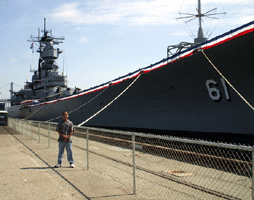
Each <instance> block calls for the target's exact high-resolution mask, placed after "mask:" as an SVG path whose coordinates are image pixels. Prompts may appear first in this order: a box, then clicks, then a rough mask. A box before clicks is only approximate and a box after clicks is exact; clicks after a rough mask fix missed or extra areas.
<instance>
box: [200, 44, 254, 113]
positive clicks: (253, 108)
mask: <svg viewBox="0 0 254 200" xmlns="http://www.w3.org/2000/svg"><path fill="white" fill-rule="evenodd" d="M201 52H202V53H203V55H204V56H205V57H206V59H207V60H208V61H209V62H210V64H211V65H212V66H213V68H214V69H215V70H216V71H217V72H218V73H219V74H220V75H221V77H222V78H223V79H224V80H225V81H226V82H227V83H228V85H229V86H230V87H231V88H232V89H233V90H234V91H235V92H236V93H237V94H238V95H239V96H240V97H241V98H242V100H243V101H244V102H245V103H246V104H247V105H248V106H249V107H250V108H251V109H252V110H253V111H254V107H253V106H252V105H251V104H250V103H249V102H248V101H247V100H246V99H245V98H244V97H243V96H242V95H241V93H240V92H238V91H237V89H235V88H234V86H233V85H232V84H231V83H230V82H229V81H228V80H227V79H226V77H225V76H223V74H222V73H221V72H220V71H219V70H218V69H217V67H215V65H214V64H213V63H212V61H211V60H210V59H209V58H208V56H207V55H206V54H205V52H204V51H203V49H202V50H201Z"/></svg>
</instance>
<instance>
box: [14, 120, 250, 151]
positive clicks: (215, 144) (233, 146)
mask: <svg viewBox="0 0 254 200" xmlns="http://www.w3.org/2000/svg"><path fill="white" fill-rule="evenodd" d="M14 119H15V118H14ZM16 119H17V118H16ZM18 120H21V121H29V122H32V123H33V122H35V123H39V122H40V123H48V124H54V125H56V124H57V123H55V122H46V121H35V120H24V119H18ZM74 127H75V128H77V129H85V130H93V131H100V132H104V133H115V134H120V135H129V136H138V137H146V138H154V139H160V140H167V141H172V142H182V143H189V144H198V145H205V146H213V147H219V148H228V149H238V150H244V151H252V150H253V151H254V146H253V147H251V146H244V145H236V144H227V143H220V142H210V141H204V140H198V139H197V140H193V139H185V138H177V137H173V136H161V135H153V134H148V133H137V132H130V131H121V130H111V129H104V128H95V127H87V126H79V127H78V126H76V125H74Z"/></svg>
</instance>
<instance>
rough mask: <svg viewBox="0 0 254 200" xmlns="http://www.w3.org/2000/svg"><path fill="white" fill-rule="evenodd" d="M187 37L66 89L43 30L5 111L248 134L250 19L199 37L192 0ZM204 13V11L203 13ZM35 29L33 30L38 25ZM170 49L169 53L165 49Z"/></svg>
mask: <svg viewBox="0 0 254 200" xmlns="http://www.w3.org/2000/svg"><path fill="white" fill-rule="evenodd" d="M197 11H198V14H195V15H187V17H186V18H190V19H192V18H191V17H194V18H198V20H199V30H198V34H197V35H198V36H197V38H195V40H194V43H187V42H181V43H179V44H178V45H172V46H169V47H168V49H167V52H168V57H167V58H165V59H162V60H161V61H158V62H156V63H155V64H152V65H150V66H147V67H145V68H141V69H139V70H137V71H134V72H132V73H129V74H127V75H125V76H122V77H120V78H117V79H115V80H112V81H109V82H107V83H104V84H101V85H98V86H95V87H92V88H90V89H85V90H80V89H79V88H74V89H72V88H69V87H68V86H67V79H66V76H64V75H63V74H62V75H59V72H58V66H57V64H56V63H55V61H56V60H57V58H58V56H59V54H60V53H61V50H60V49H59V48H57V49H55V48H54V45H58V44H60V43H61V42H62V41H63V40H64V38H54V37H53V36H52V35H50V32H49V31H47V30H46V20H45V19H44V31H43V33H44V34H43V36H41V37H40V35H39V33H38V36H37V37H31V39H30V41H31V42H32V45H31V48H34V47H33V45H34V44H35V43H38V47H39V48H38V50H37V52H38V53H39V54H40V56H39V62H38V70H36V71H34V75H33V77H32V81H31V82H29V81H27V82H26V85H25V87H24V89H22V90H20V91H19V92H13V91H12V92H11V99H12V106H11V107H10V108H9V110H8V112H9V116H10V117H13V118H23V119H27V120H37V121H49V122H59V121H60V120H61V113H62V112H63V111H64V110H65V111H68V112H69V113H70V120H71V121H73V123H74V124H75V125H77V126H89V127H102V128H110V129H118V130H128V131H136V132H147V133H152V134H159V135H178V136H184V137H189V138H204V137H207V138H208V139H209V138H213V139H218V140H219V138H222V139H221V140H223V139H226V138H230V137H232V136H233V135H234V136H238V138H243V137H246V138H247V140H248V139H249V138H250V137H251V136H253V135H254V134H253V130H254V123H253V117H254V112H253V110H254V108H253V105H254V79H253V76H254V67H253V66H254V56H253V53H254V21H252V22H250V23H248V24H244V25H242V26H240V27H238V28H236V29H234V30H230V31H228V32H226V33H224V34H222V35H219V36H217V37H214V38H213V39H209V40H208V39H207V38H205V37H204V36H203V31H202V27H201V20H202V19H201V18H202V17H205V16H206V15H209V14H210V12H206V13H205V14H202V13H201V8H200V0H199V1H198V9H197ZM211 15H212V14H211ZM39 32H40V31H39ZM174 48H177V50H176V52H175V53H172V49H174Z"/></svg>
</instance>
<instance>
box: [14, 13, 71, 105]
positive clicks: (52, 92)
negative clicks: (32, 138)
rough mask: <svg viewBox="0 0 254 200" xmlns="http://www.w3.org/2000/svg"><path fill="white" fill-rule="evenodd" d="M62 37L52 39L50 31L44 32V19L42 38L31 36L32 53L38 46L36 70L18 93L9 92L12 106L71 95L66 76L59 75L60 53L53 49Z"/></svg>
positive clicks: (57, 49)
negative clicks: (30, 79) (58, 62)
mask: <svg viewBox="0 0 254 200" xmlns="http://www.w3.org/2000/svg"><path fill="white" fill-rule="evenodd" d="M63 40H64V37H59V38H56V37H53V36H52V30H51V31H48V30H46V18H44V30H43V36H41V37H40V28H39V30H38V36H31V38H30V40H28V41H29V42H32V44H31V47H30V48H31V49H32V50H33V51H34V48H35V45H37V46H38V49H37V50H36V52H38V53H39V54H40V57H39V61H38V70H31V69H30V71H31V72H33V73H34V74H33V76H32V81H28V80H27V81H26V84H25V86H24V89H22V90H20V91H19V92H13V91H11V95H12V98H11V99H12V105H14V104H20V103H21V104H22V103H28V102H31V100H37V101H44V100H51V99H55V98H59V97H64V96H68V95H71V94H73V92H74V90H73V89H71V88H68V86H67V76H65V75H64V73H62V75H61V74H59V71H58V69H59V67H58V65H57V63H56V60H57V59H58V57H59V54H61V53H62V51H61V50H60V49H59V48H55V47H54V46H55V45H59V44H60V43H63Z"/></svg>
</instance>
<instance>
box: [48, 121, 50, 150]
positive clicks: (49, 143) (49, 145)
mask: <svg viewBox="0 0 254 200" xmlns="http://www.w3.org/2000/svg"><path fill="white" fill-rule="evenodd" d="M48 148H50V123H49V130H48Z"/></svg>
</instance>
